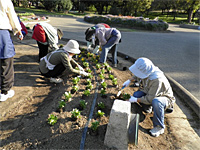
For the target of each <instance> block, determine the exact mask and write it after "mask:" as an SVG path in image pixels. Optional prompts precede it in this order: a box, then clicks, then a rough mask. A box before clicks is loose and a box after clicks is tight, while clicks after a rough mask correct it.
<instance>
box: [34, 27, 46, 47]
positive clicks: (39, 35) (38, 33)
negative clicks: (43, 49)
mask: <svg viewBox="0 0 200 150" xmlns="http://www.w3.org/2000/svg"><path fill="white" fill-rule="evenodd" d="M32 38H33V39H35V40H36V41H39V42H42V43H45V42H46V41H47V40H46V35H45V32H44V29H43V28H42V26H41V25H39V24H36V25H35V26H34V30H33V35H32Z"/></svg>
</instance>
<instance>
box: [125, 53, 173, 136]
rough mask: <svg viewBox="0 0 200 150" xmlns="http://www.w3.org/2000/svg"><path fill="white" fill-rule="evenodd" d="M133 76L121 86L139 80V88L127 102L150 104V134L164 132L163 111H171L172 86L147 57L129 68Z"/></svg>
mask: <svg viewBox="0 0 200 150" xmlns="http://www.w3.org/2000/svg"><path fill="white" fill-rule="evenodd" d="M129 70H130V71H131V72H132V73H133V74H134V76H133V77H132V78H131V79H129V80H127V81H126V82H124V84H123V86H124V87H127V86H128V85H129V84H130V82H131V81H139V82H140V88H139V90H138V91H136V92H135V93H134V94H133V96H131V98H130V99H129V100H128V101H129V102H132V103H134V102H139V103H140V104H142V106H145V105H146V106H152V107H153V111H154V115H153V126H154V128H153V129H151V130H150V133H151V135H152V136H156V137H157V136H159V135H160V134H163V133H164V129H165V125H164V112H165V110H167V109H168V110H171V112H172V111H173V109H172V108H173V104H174V102H175V97H174V96H173V91H172V88H171V86H170V84H169V81H168V80H167V78H166V77H165V75H164V73H163V72H162V71H161V70H160V69H159V68H158V67H156V66H154V64H153V63H152V62H151V61H150V60H149V59H148V58H144V57H142V58H139V59H137V60H136V62H135V63H134V64H133V65H132V66H131V67H130V68H129ZM149 113H150V112H149Z"/></svg>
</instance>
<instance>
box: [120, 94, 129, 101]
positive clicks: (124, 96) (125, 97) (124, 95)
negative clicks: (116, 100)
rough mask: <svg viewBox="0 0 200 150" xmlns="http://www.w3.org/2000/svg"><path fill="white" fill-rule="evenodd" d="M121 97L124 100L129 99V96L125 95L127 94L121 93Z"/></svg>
mask: <svg viewBox="0 0 200 150" xmlns="http://www.w3.org/2000/svg"><path fill="white" fill-rule="evenodd" d="M122 97H123V99H124V100H127V99H129V98H131V96H130V94H127V93H123V94H122Z"/></svg>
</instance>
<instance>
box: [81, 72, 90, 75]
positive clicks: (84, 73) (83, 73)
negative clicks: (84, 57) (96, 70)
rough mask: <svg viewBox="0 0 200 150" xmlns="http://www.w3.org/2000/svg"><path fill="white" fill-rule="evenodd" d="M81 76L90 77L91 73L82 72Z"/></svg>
mask: <svg viewBox="0 0 200 150" xmlns="http://www.w3.org/2000/svg"><path fill="white" fill-rule="evenodd" d="M80 74H81V75H84V76H89V74H90V73H87V72H85V71H80Z"/></svg>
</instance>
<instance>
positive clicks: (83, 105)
mask: <svg viewBox="0 0 200 150" xmlns="http://www.w3.org/2000/svg"><path fill="white" fill-rule="evenodd" d="M79 105H80V107H81V108H82V109H85V108H86V106H87V102H85V100H80V104H79Z"/></svg>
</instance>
